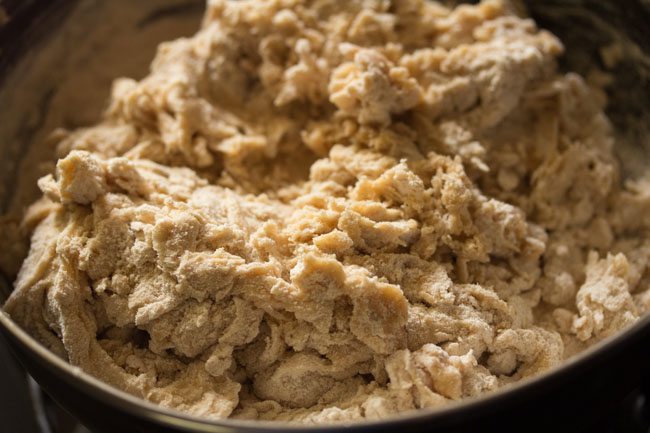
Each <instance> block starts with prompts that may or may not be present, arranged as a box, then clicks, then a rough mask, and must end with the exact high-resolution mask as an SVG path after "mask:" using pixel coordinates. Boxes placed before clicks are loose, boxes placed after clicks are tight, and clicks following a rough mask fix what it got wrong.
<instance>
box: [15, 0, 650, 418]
mask: <svg viewBox="0 0 650 433" xmlns="http://www.w3.org/2000/svg"><path fill="white" fill-rule="evenodd" d="M562 51H563V47H562V44H561V43H560V41H559V40H558V39H557V38H555V37H554V36H553V35H552V34H550V33H548V32H546V31H543V30H539V29H538V28H537V27H536V25H535V23H534V22H533V21H531V20H529V19H524V18H520V17H518V16H517V15H516V14H515V8H514V7H512V6H511V5H510V4H509V3H504V2H500V1H493V0H487V1H483V2H482V3H480V4H478V5H475V6H460V7H457V8H455V9H449V8H447V7H444V6H442V5H441V4H438V3H435V2H428V1H424V0H395V1H390V2H389V1H375V0H355V1H349V2H340V1H336V0H268V1H262V0H247V1H234V0H210V1H209V2H208V7H207V12H206V14H205V17H204V21H203V25H202V28H201V29H200V31H199V32H198V33H197V34H196V35H195V36H194V37H191V38H185V39H179V40H176V41H172V42H168V43H164V44H162V45H161V46H160V47H159V50H158V54H157V57H156V59H155V60H154V62H153V64H152V68H151V73H150V75H149V76H148V77H146V78H145V79H143V80H141V81H139V82H137V81H134V80H131V79H119V80H117V81H115V83H114V86H113V91H112V97H111V101H110V105H109V107H108V109H107V110H106V113H105V115H104V117H103V120H102V121H101V122H100V123H98V124H97V125H94V126H90V127H87V128H82V129H77V130H74V131H67V132H61V131H58V132H57V134H56V137H55V139H56V140H58V141H59V144H58V153H59V158H60V159H59V160H58V162H57V164H56V172H55V173H53V174H51V175H48V176H46V177H44V178H42V179H41V180H40V181H39V187H40V189H41V190H42V192H43V198H41V199H40V200H39V201H38V202H36V203H35V204H33V205H32V206H31V207H30V208H29V210H28V211H27V213H26V215H25V219H24V221H23V225H24V226H25V227H28V228H33V235H32V243H31V250H30V252H29V255H28V257H27V259H26V260H25V262H24V263H23V266H22V268H21V270H20V273H19V274H18V277H17V279H16V283H15V291H14V293H13V295H12V296H11V298H10V299H9V300H8V301H7V303H6V305H5V309H6V311H7V312H8V313H9V314H11V316H12V318H13V319H14V320H16V321H17V322H18V323H19V324H20V325H21V326H23V327H24V328H25V329H26V330H28V331H29V332H30V333H31V334H32V335H33V336H34V337H36V338H37V339H38V340H39V341H41V342H42V343H44V344H45V345H46V346H47V347H49V348H50V349H51V350H53V351H54V352H56V353H57V354H59V355H60V356H61V357H63V358H65V359H67V360H68V361H69V362H70V363H71V364H73V365H76V366H79V367H81V368H82V369H83V370H85V371H87V372H88V373H90V374H92V375H94V376H96V377H98V378H100V379H101V380H103V381H105V382H107V383H109V384H111V385H113V386H115V387H118V388H120V389H122V390H125V391H127V392H129V393H131V394H133V395H136V396H139V397H142V398H144V399H147V400H149V401H152V402H154V403H158V404H160V405H162V406H165V407H169V408H175V409H178V410H182V411H185V412H188V413H190V414H194V415H199V416H205V417H210V418H214V419H220V418H226V417H232V418H243V419H259V420H288V421H296V422H302V423H331V422H336V421H351V420H360V419H378V418H385V417H389V416H391V415H394V414H396V413H400V412H405V411H409V410H413V409H419V408H433V407H438V406H441V405H445V404H447V403H449V402H452V401H456V400H460V399H463V398H469V397H474V396H478V395H480V394H483V393H485V392H489V391H492V390H495V389H497V388H499V387H502V386H506V385H508V384H511V383H513V382H516V381H518V380H521V379H525V378H527V377H530V376H533V375H536V374H539V373H540V372H543V371H546V370H548V369H550V368H552V367H554V366H557V365H559V364H560V363H562V362H563V360H565V359H566V358H567V357H570V356H572V355H574V354H576V353H578V352H579V351H581V350H583V349H584V348H586V347H588V346H590V345H592V344H595V343H597V342H598V341H601V340H602V339H604V338H606V337H608V336H611V335H614V334H616V333H617V332H619V331H620V330H621V329H623V328H625V327H626V326H628V325H629V324H631V323H633V322H634V321H635V320H637V319H638V317H639V316H640V315H642V314H643V313H645V312H646V311H647V310H648V309H649V308H650V291H649V290H648V287H650V279H649V278H648V276H649V273H648V270H647V266H646V264H647V263H648V259H649V258H650V235H649V231H648V229H649V228H650V193H648V191H650V187H649V185H648V184H647V181H644V180H637V181H623V179H622V176H621V175H620V173H619V164H618V161H617V160H616V158H615V157H614V156H613V148H614V146H616V143H615V141H614V138H613V137H614V135H613V132H612V127H611V125H610V123H609V121H608V119H607V118H606V116H605V115H604V112H603V109H604V107H605V104H606V97H605V93H604V92H603V90H602V89H601V88H599V87H597V86H592V85H590V84H589V83H587V82H586V81H585V80H584V79H583V78H581V77H580V76H577V75H575V74H566V75H562V74H560V73H558V71H557V66H556V61H557V58H558V57H559V56H560V55H561V54H562Z"/></svg>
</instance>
